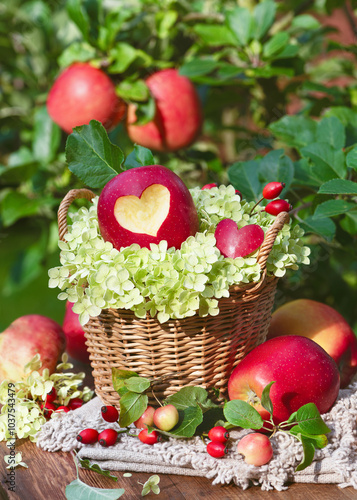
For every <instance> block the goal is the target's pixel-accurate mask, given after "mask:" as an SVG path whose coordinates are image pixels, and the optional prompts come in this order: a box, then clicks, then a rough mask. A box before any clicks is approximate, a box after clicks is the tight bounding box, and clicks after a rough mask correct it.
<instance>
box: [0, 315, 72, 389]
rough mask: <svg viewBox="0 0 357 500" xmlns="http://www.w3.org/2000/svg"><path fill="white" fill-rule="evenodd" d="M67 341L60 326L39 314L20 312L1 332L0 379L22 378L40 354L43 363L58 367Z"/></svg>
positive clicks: (43, 364)
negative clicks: (24, 314) (23, 314)
mask: <svg viewBox="0 0 357 500" xmlns="http://www.w3.org/2000/svg"><path fill="white" fill-rule="evenodd" d="M65 345H66V339H65V335H64V333H63V330H62V328H61V326H60V325H59V324H58V323H57V322H56V321H54V320H52V319H50V318H47V317H46V316H41V315H39V314H29V315H27V316H21V317H19V318H17V319H15V321H13V322H12V323H11V325H9V326H8V327H7V328H6V330H4V331H3V332H2V333H1V334H0V382H2V381H3V380H5V379H10V380H14V381H19V380H21V379H22V378H23V377H24V376H25V372H24V368H25V365H26V364H27V363H29V362H30V361H31V359H32V358H33V357H34V356H35V355H36V354H39V355H40V356H41V361H42V367H41V368H40V369H39V370H38V371H39V372H40V373H42V371H43V370H44V369H45V368H48V370H49V372H50V373H53V372H54V371H55V368H56V365H57V361H58V360H59V358H60V356H61V354H62V353H63V351H64V349H65Z"/></svg>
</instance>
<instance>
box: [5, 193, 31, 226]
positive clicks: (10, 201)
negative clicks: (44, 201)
mask: <svg viewBox="0 0 357 500" xmlns="http://www.w3.org/2000/svg"><path fill="white" fill-rule="evenodd" d="M40 207H41V200H39V199H37V198H28V197H27V196H26V195H25V194H23V193H19V192H17V191H9V192H8V193H7V194H6V195H5V196H4V198H3V199H2V201H1V208H2V222H3V224H4V226H5V227H8V226H11V225H12V224H14V223H15V222H16V221H17V220H19V219H21V218H22V217H30V216H31V215H37V214H38V211H39V209H40Z"/></svg>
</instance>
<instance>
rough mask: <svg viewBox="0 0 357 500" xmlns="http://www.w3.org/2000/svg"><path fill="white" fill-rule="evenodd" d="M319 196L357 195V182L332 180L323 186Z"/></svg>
mask: <svg viewBox="0 0 357 500" xmlns="http://www.w3.org/2000/svg"><path fill="white" fill-rule="evenodd" d="M318 194H357V182H353V181H349V180H345V179H332V180H331V181H327V182H325V183H324V184H322V186H321V187H320V189H319V190H318Z"/></svg>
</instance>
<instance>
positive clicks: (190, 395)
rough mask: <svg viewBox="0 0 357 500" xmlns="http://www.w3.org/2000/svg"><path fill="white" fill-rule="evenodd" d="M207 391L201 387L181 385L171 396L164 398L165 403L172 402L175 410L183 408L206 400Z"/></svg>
mask: <svg viewBox="0 0 357 500" xmlns="http://www.w3.org/2000/svg"><path fill="white" fill-rule="evenodd" d="M207 396H208V393H207V391H206V390H205V389H203V387H191V386H187V387H183V388H182V389H180V390H179V391H178V392H176V393H175V394H173V395H172V396H168V397H167V398H166V401H165V403H166V402H167V404H172V405H174V406H175V408H177V410H185V409H186V408H188V407H190V406H192V407H195V406H196V404H203V403H205V402H206V400H207Z"/></svg>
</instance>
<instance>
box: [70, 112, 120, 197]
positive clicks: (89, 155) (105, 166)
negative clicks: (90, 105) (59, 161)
mask: <svg viewBox="0 0 357 500" xmlns="http://www.w3.org/2000/svg"><path fill="white" fill-rule="evenodd" d="M66 159H67V162H68V168H69V170H70V171H71V172H73V173H74V174H75V175H76V176H77V177H79V179H80V180H81V181H82V182H84V183H85V184H86V185H87V186H89V187H91V188H102V187H103V186H105V184H106V183H107V182H109V181H110V180H111V179H113V177H115V176H116V175H118V173H119V172H120V170H122V167H121V165H122V162H123V159H124V155H123V153H122V151H121V149H120V148H118V146H115V145H114V144H112V143H111V142H110V140H109V138H108V134H107V132H106V130H105V128H104V127H103V125H102V124H101V123H100V122H98V121H95V120H91V121H90V123H89V125H82V126H81V127H75V128H74V130H73V133H72V134H71V135H69V136H68V139H67V144H66Z"/></svg>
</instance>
